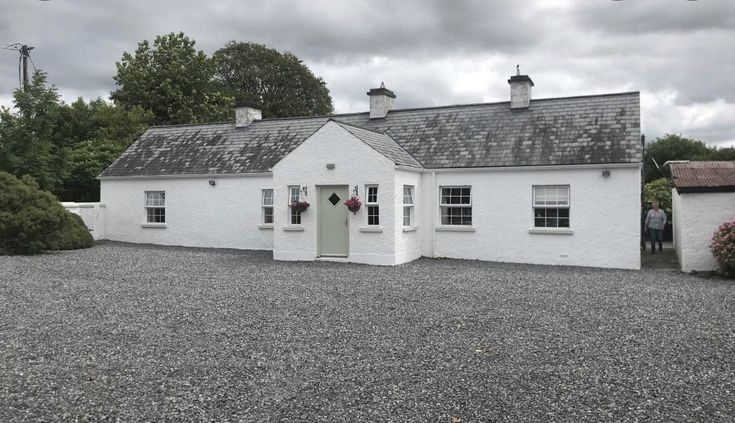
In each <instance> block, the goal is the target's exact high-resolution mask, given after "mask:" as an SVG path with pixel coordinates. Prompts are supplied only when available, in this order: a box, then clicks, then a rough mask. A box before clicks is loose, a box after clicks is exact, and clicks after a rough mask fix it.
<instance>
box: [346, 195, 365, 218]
mask: <svg viewBox="0 0 735 423" xmlns="http://www.w3.org/2000/svg"><path fill="white" fill-rule="evenodd" d="M345 206H347V209H348V210H349V211H351V212H352V213H353V214H357V212H358V211H359V210H360V206H362V203H361V202H360V198H359V197H357V196H354V195H353V196H352V197H350V199H349V200H347V201H345Z"/></svg>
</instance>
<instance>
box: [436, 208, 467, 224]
mask: <svg viewBox="0 0 735 423" xmlns="http://www.w3.org/2000/svg"><path fill="white" fill-rule="evenodd" d="M441 212H442V216H441V222H442V225H472V207H442V210H441Z"/></svg>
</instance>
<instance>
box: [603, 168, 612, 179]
mask: <svg viewBox="0 0 735 423" xmlns="http://www.w3.org/2000/svg"><path fill="white" fill-rule="evenodd" d="M602 177H603V178H609V177H610V171H609V170H607V169H605V170H603V171H602Z"/></svg>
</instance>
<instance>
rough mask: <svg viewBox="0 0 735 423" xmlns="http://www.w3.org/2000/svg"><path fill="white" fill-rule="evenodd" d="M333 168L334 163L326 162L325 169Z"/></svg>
mask: <svg viewBox="0 0 735 423" xmlns="http://www.w3.org/2000/svg"><path fill="white" fill-rule="evenodd" d="M334 168H335V166H334V163H327V169H329V170H332V169H334Z"/></svg>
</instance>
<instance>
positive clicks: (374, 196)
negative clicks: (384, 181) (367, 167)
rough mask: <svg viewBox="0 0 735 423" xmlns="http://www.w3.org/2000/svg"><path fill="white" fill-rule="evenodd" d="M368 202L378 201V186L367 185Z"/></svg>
mask: <svg viewBox="0 0 735 423" xmlns="http://www.w3.org/2000/svg"><path fill="white" fill-rule="evenodd" d="M367 202H368V203H377V202H378V187H376V186H369V187H367Z"/></svg>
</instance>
